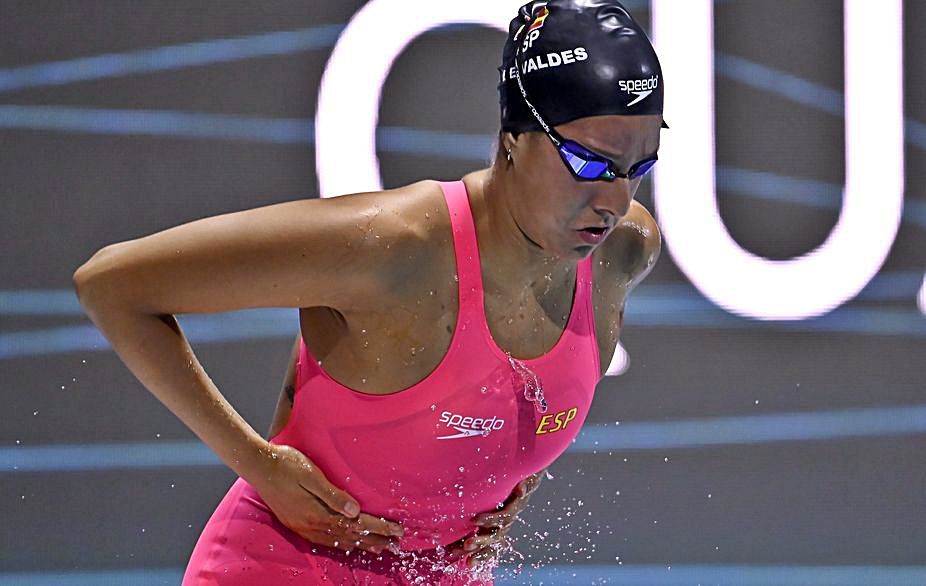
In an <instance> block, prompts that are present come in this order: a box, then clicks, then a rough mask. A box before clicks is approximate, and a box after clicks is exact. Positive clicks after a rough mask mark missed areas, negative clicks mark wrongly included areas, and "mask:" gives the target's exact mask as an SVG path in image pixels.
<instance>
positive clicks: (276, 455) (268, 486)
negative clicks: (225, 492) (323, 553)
mask: <svg viewBox="0 0 926 586" xmlns="http://www.w3.org/2000/svg"><path fill="white" fill-rule="evenodd" d="M266 449H267V450H268V451H269V457H268V458H267V463H266V466H265V468H264V469H262V470H260V471H259V472H258V473H257V474H255V475H254V478H255V480H256V483H255V482H251V485H252V486H253V487H254V489H255V490H256V491H257V493H258V494H259V495H260V496H261V498H262V499H263V500H264V502H265V503H267V506H268V507H270V509H271V510H272V511H273V513H274V514H275V515H276V517H277V519H279V520H280V522H281V523H283V525H285V526H286V527H288V528H290V529H291V530H293V531H294V532H295V533H297V534H298V535H300V536H301V537H303V538H304V539H307V540H309V541H311V542H313V543H317V544H319V545H325V546H328V547H335V548H338V549H342V550H344V551H351V550H353V549H354V548H362V549H365V550H367V551H371V552H373V553H376V554H379V553H381V552H382V551H383V549H391V550H393V551H395V550H397V548H398V539H395V538H397V537H401V536H402V535H403V533H404V530H403V529H402V526H401V525H399V524H398V523H395V522H390V521H387V520H386V519H383V518H382V517H374V516H373V515H368V514H367V513H362V512H360V507H359V505H358V504H357V501H355V500H354V499H353V498H351V496H350V495H349V494H347V493H346V492H344V491H343V490H340V489H339V488H337V487H336V486H334V485H333V484H331V482H329V481H328V479H327V478H326V477H325V475H324V474H323V473H322V471H321V470H319V469H318V467H317V466H315V464H314V463H312V461H311V460H310V459H309V458H308V457H306V456H305V454H303V453H302V452H300V451H299V450H297V449H296V448H294V447H292V446H287V445H277V444H271V443H269V442H268V443H267V446H266ZM351 505H352V506H353V507H354V510H353V511H350V510H349V507H350V506H351ZM393 544H394V546H393Z"/></svg>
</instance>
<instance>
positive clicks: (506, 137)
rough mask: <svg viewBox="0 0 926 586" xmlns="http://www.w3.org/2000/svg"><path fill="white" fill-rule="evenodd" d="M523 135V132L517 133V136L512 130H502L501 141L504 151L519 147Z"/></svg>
mask: <svg viewBox="0 0 926 586" xmlns="http://www.w3.org/2000/svg"><path fill="white" fill-rule="evenodd" d="M523 136H524V133H523V132H519V133H517V136H515V135H514V134H512V133H511V132H502V135H501V141H500V142H501V144H502V151H507V150H508V149H514V148H517V146H518V141H519V140H521V138H523Z"/></svg>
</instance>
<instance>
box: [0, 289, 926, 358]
mask: <svg viewBox="0 0 926 586" xmlns="http://www.w3.org/2000/svg"><path fill="white" fill-rule="evenodd" d="M921 283H922V276H921V275H919V274H918V273H915V272H913V271H893V272H888V273H882V274H880V275H877V276H876V277H875V278H874V279H873V280H872V281H871V283H869V284H868V286H867V287H866V288H865V289H864V290H863V291H862V292H861V293H860V294H859V296H858V299H859V300H861V301H897V300H900V301H907V300H909V301H910V303H911V305H912V304H913V300H914V299H915V298H916V295H917V293H918V291H919V287H920V286H921ZM9 315H17V316H25V315H39V316H75V317H77V316H82V315H83V312H82V310H81V307H80V304H79V303H78V301H77V297H76V295H75V294H74V293H72V292H68V291H66V290H65V291H60V290H53V289H24V290H20V291H15V290H7V291H0V316H9ZM626 319H627V323H628V324H629V325H632V326H639V327H662V326H666V327H695V328H717V329H763V330H766V331H776V330H777V331H781V330H784V331H803V332H841V333H854V334H873V335H907V336H926V317H924V316H923V315H922V314H921V313H919V312H918V311H916V310H915V309H912V308H911V309H903V308H867V307H850V306H842V307H839V308H837V309H836V310H834V311H832V312H830V313H828V314H826V315H824V316H822V317H817V318H812V319H806V320H798V321H790V320H789V321H759V320H751V319H747V318H742V317H739V316H736V315H733V314H730V313H727V312H726V311H724V310H723V309H721V308H719V307H717V306H716V305H714V304H713V303H711V302H710V301H709V300H707V299H706V298H704V297H703V296H702V295H701V294H700V293H699V292H698V291H697V290H696V289H694V288H693V287H691V286H690V285H687V284H668V285H658V284H653V285H649V284H645V283H644V284H643V285H641V286H640V287H639V288H638V289H637V290H636V291H634V293H633V295H632V296H631V297H630V299H629V300H628V301H627V315H626ZM178 321H179V322H180V325H181V327H182V328H183V330H184V333H185V334H186V335H187V337H188V338H189V339H190V340H191V341H192V342H196V343H208V342H229V341H247V340H255V339H261V338H276V337H290V336H294V335H295V334H296V331H297V326H296V324H297V317H296V310H295V309H282V308H272V309H251V310H244V311H233V312H225V313H220V314H188V315H181V316H178ZM109 349H110V346H109V342H108V341H107V340H106V338H105V337H103V335H102V334H101V333H100V331H99V330H98V329H97V328H96V326H94V325H92V324H79V325H72V326H60V327H55V328H43V329H40V330H31V331H21V332H5V333H0V360H4V359H11V358H18V357H31V356H45V355H53V354H59V353H62V352H79V351H87V350H95V351H108V350H109Z"/></svg>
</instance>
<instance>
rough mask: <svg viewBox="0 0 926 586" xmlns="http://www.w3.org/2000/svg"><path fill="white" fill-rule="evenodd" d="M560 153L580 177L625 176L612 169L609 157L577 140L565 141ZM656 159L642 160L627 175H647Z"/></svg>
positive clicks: (632, 177)
mask: <svg viewBox="0 0 926 586" xmlns="http://www.w3.org/2000/svg"><path fill="white" fill-rule="evenodd" d="M559 154H560V157H561V158H562V159H563V161H564V162H565V163H566V164H567V165H569V168H570V169H572V172H573V173H574V174H575V176H576V177H579V178H580V179H588V180H605V181H614V179H615V178H616V177H625V176H624V175H620V174H618V173H615V172H614V171H612V170H611V166H610V161H609V160H608V159H605V158H604V157H601V156H599V155H597V154H595V153H593V152H591V151H589V150H588V149H586V148H585V147H583V146H582V145H580V144H579V143H577V142H573V141H571V140H567V141H563V142H562V144H561V145H560V147H559ZM656 160H657V159H656V158H655V157H654V158H652V159H647V160H645V161H640V162H639V163H637V164H636V165H634V166H633V167H631V169H630V172H629V173H628V174H627V175H626V177H627V178H630V179H636V178H637V177H642V176H644V175H646V174H647V173H648V172H649V170H650V169H652V168H653V165H655V164H656Z"/></svg>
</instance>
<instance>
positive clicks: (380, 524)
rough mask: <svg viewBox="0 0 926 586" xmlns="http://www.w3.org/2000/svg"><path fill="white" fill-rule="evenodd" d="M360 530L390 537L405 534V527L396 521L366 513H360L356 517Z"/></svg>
mask: <svg viewBox="0 0 926 586" xmlns="http://www.w3.org/2000/svg"><path fill="white" fill-rule="evenodd" d="M357 521H358V522H359V526H360V527H361V531H364V530H365V531H368V532H371V533H379V534H380V535H386V536H390V537H402V536H403V535H405V529H403V528H402V526H401V525H400V524H398V523H395V522H392V521H387V520H386V519H384V518H383V517H375V516H373V515H369V514H367V513H360V515H359V516H358V517H357Z"/></svg>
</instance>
